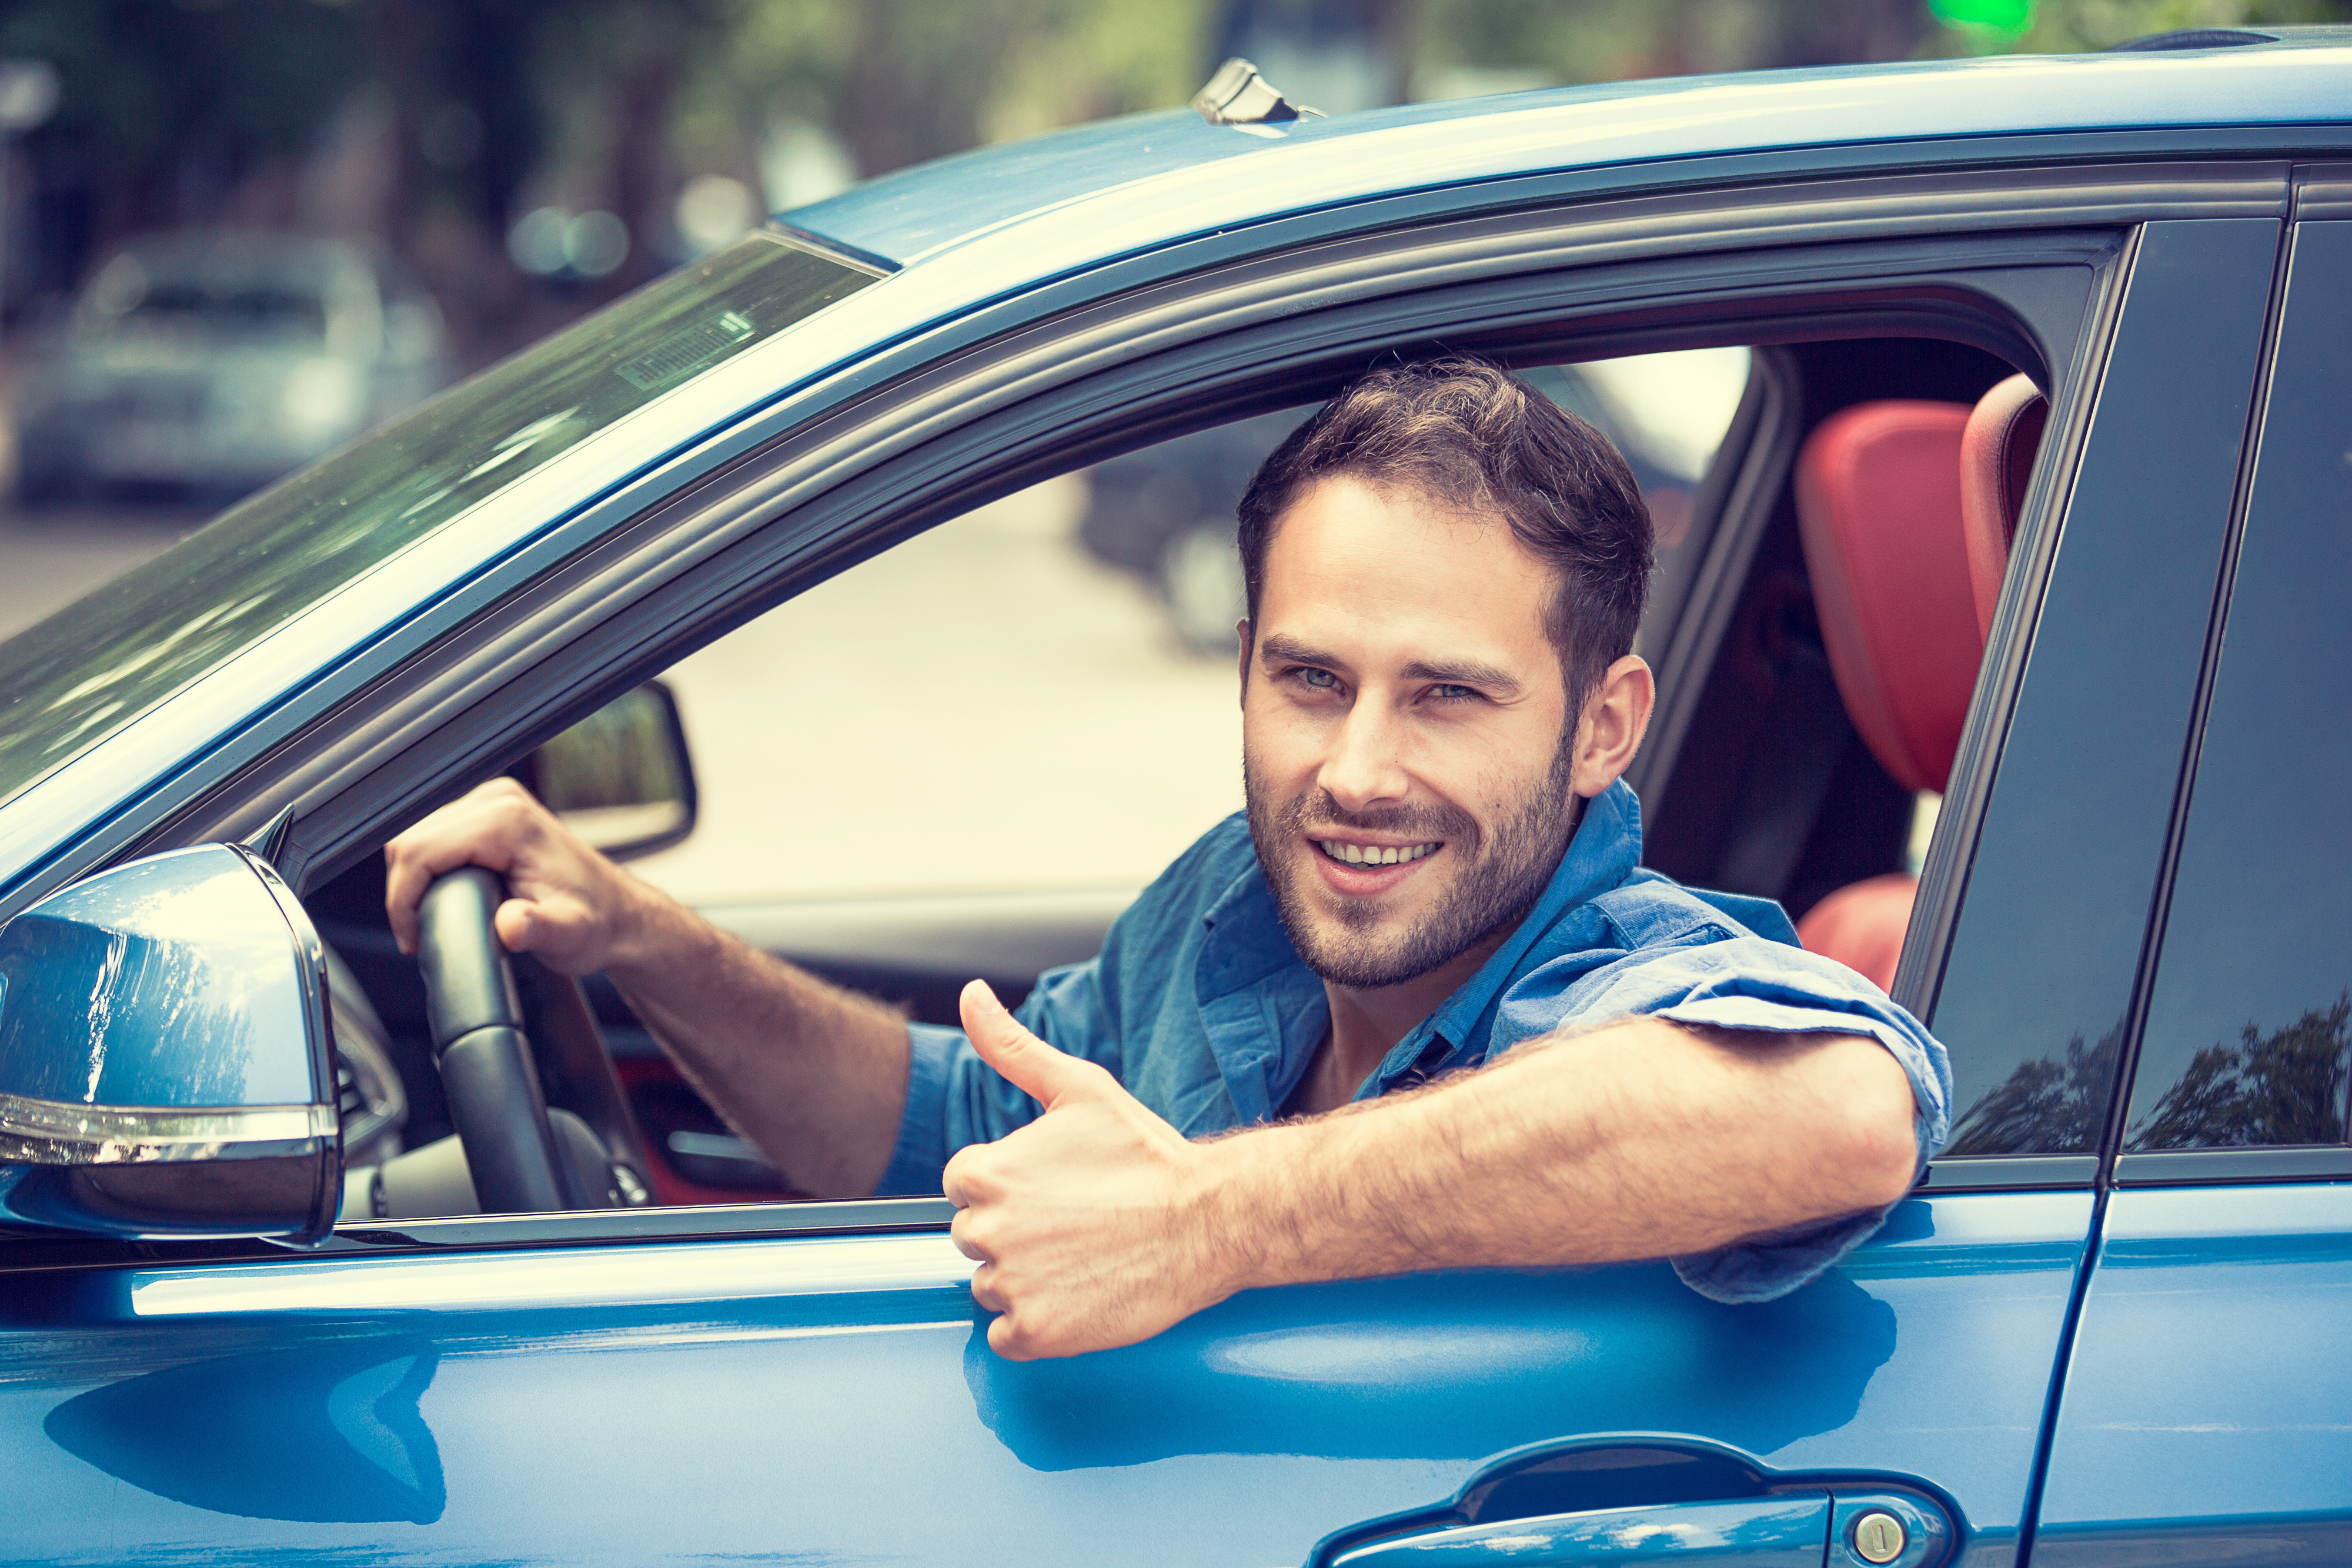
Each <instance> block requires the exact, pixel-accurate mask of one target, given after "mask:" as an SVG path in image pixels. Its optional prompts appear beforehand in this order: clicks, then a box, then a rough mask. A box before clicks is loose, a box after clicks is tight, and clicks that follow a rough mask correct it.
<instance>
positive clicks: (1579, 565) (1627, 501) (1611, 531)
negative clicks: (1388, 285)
mask: <svg viewBox="0 0 2352 1568" xmlns="http://www.w3.org/2000/svg"><path fill="white" fill-rule="evenodd" d="M1342 475H1344V476H1349V477H1351V478H1355V479H1358V480H1360V481H1362V482H1363V483H1364V484H1366V485H1368V486H1371V487H1372V488H1373V489H1376V490H1380V491H1383V492H1387V491H1394V490H1410V491H1417V492H1419V493H1420V494H1422V495H1423V496H1425V497H1429V498H1430V499H1432V500H1434V501H1438V502H1441V503H1443V504H1444V505H1446V506H1448V507H1454V508H1455V509H1457V510H1460V511H1462V512H1465V513H1471V514H1478V513H1485V514H1488V515H1496V514H1499V515H1500V517H1502V518H1503V520H1505V521H1506V522H1507V523H1509V524H1510V527H1511V532H1512V534H1513V535H1515V536H1516V537H1517V539H1518V541H1519V543H1520V544H1522V545H1524V546H1525V547H1526V548H1527V549H1528V552H1529V553H1531V554H1532V555H1534V556H1535V557H1536V559H1538V560H1540V561H1542V562H1544V563H1545V565H1547V566H1549V568H1550V569H1551V570H1552V574H1553V579H1554V582H1553V591H1552V597H1551V604H1550V607H1549V612H1547V614H1546V615H1545V618H1544V630H1545V632H1546V634H1547V635H1548V636H1549V638H1550V639H1551V643H1552V646H1553V647H1554V648H1556V649H1557V650H1558V651H1559V664H1560V674H1561V675H1562V676H1563V677H1564V679H1565V680H1566V682H1567V686H1568V697H1569V723H1570V727H1571V728H1572V727H1573V726H1574V724H1575V716H1576V715H1577V714H1578V713H1579V712H1580V710H1581V709H1582V707H1583V706H1584V702H1585V700H1586V699H1587V698H1588V697H1590V696H1591V695H1592V692H1593V690H1594V688H1596V687H1597V686H1599V685H1600V684H1601V676H1602V674H1605V673H1606V672H1607V670H1608V668H1609V666H1610V664H1612V663H1613V662H1614V661H1615V660H1617V659H1618V658H1620V657H1622V656H1623V655H1624V654H1626V653H1631V652H1632V651H1633V633H1634V632H1635V631H1636V630H1637V629H1638V628H1639V627H1640V625H1641V623H1642V608H1643V603H1644V602H1645V601H1647V600H1648V597H1649V591H1650V565H1651V559H1652V550H1651V539H1650V512H1649V508H1648V507H1646V506H1644V505H1643V501H1642V492H1641V489H1640V487H1639V486H1636V485H1635V484H1634V482H1633V470H1632V469H1630V468H1628V467H1627V466H1626V465H1625V459H1624V458H1623V457H1622V456H1621V455H1618V452H1617V449H1616V448H1615V447H1614V446H1612V445H1611V444H1610V443H1609V438H1608V437H1607V436H1605V435H1603V434H1601V432H1599V431H1598V430H1595V429H1594V428H1593V427H1592V426H1591V425H1590V424H1588V423H1585V422H1584V421H1583V420H1581V419H1579V418H1578V417H1577V416H1576V415H1574V414H1572V413H1569V412H1568V411H1567V410H1565V409H1563V408H1561V407H1560V406H1559V404H1558V403H1555V402H1552V401H1551V399H1549V398H1548V397H1546V396H1544V395H1543V393H1541V392H1538V391H1537V390H1536V389H1535V388H1534V387H1532V386H1529V385H1528V383H1527V382H1524V381H1521V380H1520V379H1519V378H1518V377H1517V376H1515V375H1513V374H1511V372H1510V371H1507V370H1505V369H1503V368H1502V367H1501V366H1500V365H1497V364H1495V363H1493V362H1491V361H1486V360H1482V359H1478V358H1475V357H1474V356H1471V355H1467V354H1455V355H1449V356H1447V357H1445V358H1443V359H1435V360H1423V361H1415V362H1412V363H1408V364H1399V365H1385V366H1382V367H1381V368H1379V369H1377V370H1372V371H1366V372H1365V373H1364V374H1362V375H1360V376H1359V377H1357V378H1356V379H1355V380H1354V381H1353V382H1349V384H1348V385H1347V386H1345V387H1343V388H1341V389H1340V391H1339V395H1338V396H1337V397H1334V398H1333V399H1332V400H1331V401H1330V402H1327V403H1325V404H1324V405H1323V407H1322V408H1321V409H1320V410H1319V411H1318V413H1316V414H1315V416H1314V417H1313V418H1311V419H1309V420H1307V423H1304V424H1302V425H1300V426H1299V427H1298V428H1297V429H1296V430H1294V431H1292V432H1291V433H1290V434H1289V436H1288V438H1287V439H1286V440H1285V441H1284V442H1283V444H1281V445H1279V446H1277V447H1276V448H1275V449H1274V453H1273V455H1271V456H1269V457H1268V458H1267V459H1266V460H1265V463H1264V464H1262V465H1260V466H1259V468H1258V471H1257V473H1256V475H1255V476H1253V477H1252V478H1251V480H1250V484H1249V489H1248V490H1247V491H1246V492H1245V493H1244V495H1243V497H1242V503H1241V507H1240V517H1241V541H1240V542H1241V555H1242V575H1243V580H1244V583H1245V584H1246V587H1247V591H1248V595H1249V617H1250V625H1251V628H1252V631H1253V633H1255V628H1256V625H1257V612H1258V596H1259V594H1260V593H1261V592H1262V591H1263V590H1264V588H1265V554H1266V549H1267V547H1268V546H1269V545H1271V544H1272V543H1273V542H1274V534H1275V529H1276V526H1277V525H1278V524H1279V522H1280V521H1281V518H1282V515H1283V513H1284V512H1286V511H1287V510H1289V508H1290V507H1291V506H1292V505H1293V504H1294V503H1295V502H1296V501H1297V499H1298V498H1299V497H1300V496H1302V495H1304V494H1305V493H1306V491H1307V488H1308V487H1309V486H1312V485H1314V484H1316V483H1317V482H1318V481H1320V480H1323V479H1328V478H1333V477H1336V476H1342Z"/></svg>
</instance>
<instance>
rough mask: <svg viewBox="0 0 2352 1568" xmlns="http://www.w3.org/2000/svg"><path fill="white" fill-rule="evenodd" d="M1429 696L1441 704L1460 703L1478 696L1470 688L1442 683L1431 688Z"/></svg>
mask: <svg viewBox="0 0 2352 1568" xmlns="http://www.w3.org/2000/svg"><path fill="white" fill-rule="evenodd" d="M1429 695H1431V696H1433V697H1435V698H1437V699H1438V700H1439V701H1441V702H1459V701H1461V700H1462V699H1463V698H1465V697H1475V696H1476V695H1478V694H1477V693H1476V692H1474V691H1472V690H1471V689H1470V688H1469V687H1468V686H1456V685H1447V684H1445V683H1444V682H1443V681H1441V682H1439V683H1438V684H1437V685H1433V686H1432V687H1430V688H1429Z"/></svg>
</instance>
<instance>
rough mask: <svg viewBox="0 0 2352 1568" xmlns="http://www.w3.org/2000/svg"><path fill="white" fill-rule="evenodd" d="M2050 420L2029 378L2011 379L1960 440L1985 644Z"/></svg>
mask: <svg viewBox="0 0 2352 1568" xmlns="http://www.w3.org/2000/svg"><path fill="white" fill-rule="evenodd" d="M2049 418H2050V400H2049V399H2047V398H2045V397H2043V396H2042V393H2041V392H2038V391H2036V390H2035V388H2034V385H2033V383H2032V382H2031V381H2028V380H2027V379H2026V378H2025V377H2023V376H2011V377H2010V378H2009V380H2007V381H2005V382H2001V383H2000V385H1999V386H1997V387H1995V388H1993V389H1992V391H1990V392H1987V393H1985V394H1984V396H1983V398H1981V399H1980V400H1979V402H1978V403H1977V408H1976V412H1975V413H1972V414H1970V415H1969V427H1968V429H1967V431H1966V432H1964V433H1963V434H1961V436H1960V526H1961V529H1962V534H1963V537H1964V538H1966V539H1967V540H1968V548H1969V588H1970V590H1971V591H1972V592H1973V594H1974V597H1975V599H1976V606H1977V635H1978V637H1979V638H1984V637H1990V635H1991V634H1992V607H1993V606H1994V605H1995V604H1996V603H1998V602H1999V601H2000V574H2001V573H2002V571H2004V570H2007V568H2008V566H2009V547H2010V545H2011V543H2012V542H2014V541H2015V539H2016V538H2017V516H2018V514H2019V513H2020V512H2021V511H2023V510H2024V509H2025V481H2026V480H2027V479H2028V478H2029V477H2030V476H2032V473H2033V455H2034V454H2035V453H2036V452H2038V451H2040V450H2041V449H2042V425H2043V424H2044V423H2048V421H2049Z"/></svg>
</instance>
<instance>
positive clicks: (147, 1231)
mask: <svg viewBox="0 0 2352 1568" xmlns="http://www.w3.org/2000/svg"><path fill="white" fill-rule="evenodd" d="M331 1039H332V1037H331V1033H330V1030H329V1023H328V1017H327V977H326V953H325V949H324V947H323V946H321V945H320V941H319V934H318V932H317V931H316V930H315V929H314V928H313V927H312V926H311V925H310V916H309V915H306V914H304V913H303V910H302V906H301V904H299V903H298V902H297V901H296V900H295V897H294V895H293V894H292V893H291V892H290V891H289V890H288V888H287V886H286V884H285V883H282V882H280V881H279V880H278V873H276V872H274V871H272V870H271V869H270V868H269V865H268V862H265V861H263V860H262V859H260V858H259V857H258V856H257V855H255V854H254V853H253V852H251V851H249V850H246V849H244V848H242V847H239V846H236V845H231V844H199V845H197V846H196V847H194V848H193V849H185V850H173V851H172V852H168V853H165V854H160V855H153V856H151V857H149V858H147V859H145V860H140V861H133V862H131V863H130V864H128V865H121V866H116V867H114V868H113V869H112V870H110V871H106V872H101V873H99V874H98V875H96V876H93V877H90V878H88V879H87V880H85V881H82V882H79V883H75V884H74V885H73V886H71V887H68V888H67V889H65V890H64V891H62V892H60V893H57V894H52V895H50V896H49V897H48V898H46V899H44V900H42V901H41V902H40V903H38V904H35V905H33V906H32V907H31V908H30V909H27V910H26V911H25V912H24V913H23V914H21V915H17V916H16V918H15V919H13V920H10V921H9V922H8V923H7V924H6V925H0V1222H15V1223H18V1224H29V1225H39V1226H46V1227H52V1228H62V1229H68V1230H77V1231H81V1232H84V1233H88V1234H96V1235H101V1236H113V1237H122V1238H128V1239H141V1240H161V1239H181V1238H231V1237H267V1238H270V1239H278V1240H287V1241H294V1242H302V1243H307V1242H312V1241H317V1240H319V1239H321V1238H323V1237H324V1236H325V1235H326V1234H327V1233H328V1231H329V1230H330V1229H331V1228H333V1225H334V1220H335V1209H336V1207H337V1204H338V1202H339V1200H340V1199H341V1187H342V1182H341V1164H342V1160H341V1154H342V1151H341V1130H340V1125H339V1122H338V1118H337V1114H336V1106H335V1072H334V1067H333V1062H332V1058H331Z"/></svg>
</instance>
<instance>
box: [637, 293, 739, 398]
mask: <svg viewBox="0 0 2352 1568" xmlns="http://www.w3.org/2000/svg"><path fill="white" fill-rule="evenodd" d="M756 330H758V329H757V328H755V327H753V326H752V325H751V318H750V317H749V316H746V315H744V314H743V312H741V311H740V310H721V311H720V312H719V314H718V315H716V316H713V317H712V318H710V319H709V320H708V321H701V322H698V323H696V324H695V325H694V326H691V327H688V329H686V330H685V331H683V332H680V333H677V335H676V336H674V337H671V338H669V339H667V340H664V341H662V342H660V343H657V344H656V345H655V346H654V347H653V348H651V349H649V350H646V352H644V353H642V354H639V355H638V356H637V357H636V358H635V359H634V360H631V361H628V362H627V363H626V364H624V365H622V366H621V367H620V368H619V370H618V371H617V373H618V374H619V376H620V378H621V379H622V380H623V381H625V382H628V383H629V384H630V385H631V386H633V387H635V388H636V389H637V390H638V391H639V392H659V391H661V390H662V389H663V388H664V387H667V386H671V385H674V384H676V383H677V382H682V381H684V380H686V378H687V377H688V376H690V375H692V374H694V372H695V371H698V370H701V369H702V368H703V367H704V366H706V365H708V364H710V363H711V362H712V361H716V360H718V359H719V358H721V357H723V356H724V355H725V354H726V353H727V352H728V350H730V349H733V348H735V347H736V346H737V345H739V344H740V343H741V342H742V341H743V340H745V339H747V338H749V337H750V336H751V334H752V333H753V332H754V331H756Z"/></svg>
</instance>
